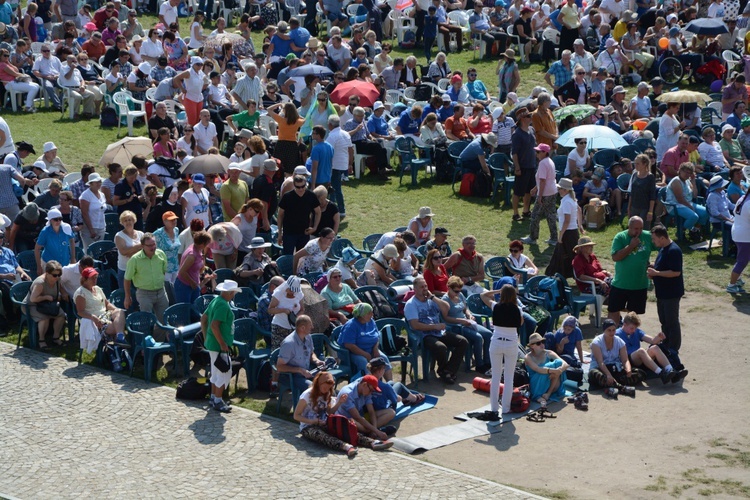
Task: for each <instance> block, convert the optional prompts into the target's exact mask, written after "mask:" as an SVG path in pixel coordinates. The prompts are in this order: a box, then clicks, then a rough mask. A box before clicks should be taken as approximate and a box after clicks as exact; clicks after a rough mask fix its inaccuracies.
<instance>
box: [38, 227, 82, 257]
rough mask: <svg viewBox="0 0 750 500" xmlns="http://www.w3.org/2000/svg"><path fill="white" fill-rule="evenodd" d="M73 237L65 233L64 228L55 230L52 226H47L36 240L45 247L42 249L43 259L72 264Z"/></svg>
mask: <svg viewBox="0 0 750 500" xmlns="http://www.w3.org/2000/svg"><path fill="white" fill-rule="evenodd" d="M71 239H73V237H72V236H68V235H67V234H65V232H64V231H63V230H62V228H61V229H60V231H57V232H55V230H54V229H52V226H45V228H44V229H42V232H40V233H39V238H38V239H37V240H36V242H37V244H38V245H40V246H42V247H44V249H43V250H42V260H43V261H44V262H49V261H51V260H56V261H57V262H59V263H60V264H62V265H63V266H67V265H68V264H70V240H71Z"/></svg>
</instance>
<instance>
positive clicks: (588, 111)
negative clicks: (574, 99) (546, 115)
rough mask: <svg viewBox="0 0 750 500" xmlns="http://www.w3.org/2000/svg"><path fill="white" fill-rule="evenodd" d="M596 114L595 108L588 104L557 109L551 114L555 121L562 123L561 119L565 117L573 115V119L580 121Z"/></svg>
mask: <svg viewBox="0 0 750 500" xmlns="http://www.w3.org/2000/svg"><path fill="white" fill-rule="evenodd" d="M595 112H596V108H595V107H594V106H589V105H588V104H573V105H570V106H565V107H562V108H557V109H556V110H555V111H554V112H553V113H552V116H554V117H555V120H557V121H558V122H559V121H562V120H563V118H565V117H566V116H570V115H573V117H574V118H575V119H576V120H578V121H581V120H583V119H584V118H588V117H589V116H591V115H593V114H594V113H595Z"/></svg>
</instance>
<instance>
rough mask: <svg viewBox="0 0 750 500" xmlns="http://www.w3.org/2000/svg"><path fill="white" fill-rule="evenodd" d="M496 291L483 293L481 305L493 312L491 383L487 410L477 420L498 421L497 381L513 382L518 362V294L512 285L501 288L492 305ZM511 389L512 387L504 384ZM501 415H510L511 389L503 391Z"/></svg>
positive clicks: (498, 391)
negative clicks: (498, 296)
mask: <svg viewBox="0 0 750 500" xmlns="http://www.w3.org/2000/svg"><path fill="white" fill-rule="evenodd" d="M496 294H497V290H490V291H487V292H484V293H482V302H484V303H485V305H486V306H487V307H489V308H491V309H492V325H493V327H492V330H493V331H492V340H491V341H490V365H491V367H492V381H491V382H490V411H489V412H486V413H485V414H484V415H483V416H480V420H486V421H489V422H499V421H500V419H501V417H500V414H499V410H500V378H501V377H504V378H505V380H508V381H509V380H513V372H514V371H515V369H516V360H517V359H518V328H519V327H520V326H521V325H523V322H524V318H523V314H522V312H521V309H520V308H519V307H518V303H517V293H516V289H515V287H514V286H513V285H503V287H502V288H501V289H500V301H499V302H495V301H494V300H493V298H494V296H495V295H496ZM506 385H507V386H508V388H509V389H510V386H511V384H506ZM502 397H503V399H502V412H503V413H509V412H510V403H511V398H512V397H513V391H512V390H507V391H506V390H503V396H502Z"/></svg>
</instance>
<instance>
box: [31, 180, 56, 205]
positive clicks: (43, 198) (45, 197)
mask: <svg viewBox="0 0 750 500" xmlns="http://www.w3.org/2000/svg"><path fill="white" fill-rule="evenodd" d="M60 191H62V182H60V181H59V180H57V179H55V180H53V181H52V182H50V185H49V189H48V190H47V191H45V192H44V193H42V194H41V195H39V196H37V197H36V198H34V203H36V206H38V207H39V208H42V209H44V210H50V209H51V208H52V207H55V206H57V205H59V204H60Z"/></svg>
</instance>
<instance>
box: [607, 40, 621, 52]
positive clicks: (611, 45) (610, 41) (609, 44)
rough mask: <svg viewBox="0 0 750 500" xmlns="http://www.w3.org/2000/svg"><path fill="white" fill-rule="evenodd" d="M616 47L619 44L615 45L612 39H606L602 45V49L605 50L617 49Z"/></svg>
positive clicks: (615, 41) (615, 42)
mask: <svg viewBox="0 0 750 500" xmlns="http://www.w3.org/2000/svg"><path fill="white" fill-rule="evenodd" d="M618 45H620V44H619V43H617V40H615V39H614V38H607V41H606V42H605V43H604V47H605V48H607V49H608V48H610V47H617V46H618Z"/></svg>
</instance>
